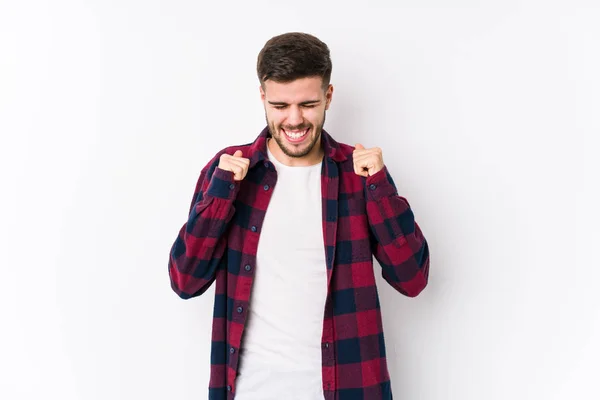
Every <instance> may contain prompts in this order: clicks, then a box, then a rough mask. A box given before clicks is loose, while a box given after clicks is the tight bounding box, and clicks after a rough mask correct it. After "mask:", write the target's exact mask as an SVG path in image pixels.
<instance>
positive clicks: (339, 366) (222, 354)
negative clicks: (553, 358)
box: [169, 128, 429, 400]
mask: <svg viewBox="0 0 600 400" xmlns="http://www.w3.org/2000/svg"><path fill="white" fill-rule="evenodd" d="M269 136H270V133H269V130H268V128H265V129H264V130H263V131H262V132H261V133H260V135H259V136H258V137H257V138H256V140H255V141H254V142H252V143H249V144H246V145H241V146H232V147H228V148H226V149H223V150H222V151H220V152H219V153H218V154H216V155H215V157H214V158H213V159H212V160H211V161H210V162H209V163H208V164H207V165H206V166H205V167H204V168H203V169H202V172H201V174H200V178H199V179H198V183H197V185H196V190H195V193H194V197H193V199H192V202H191V206H190V212H189V217H188V221H187V222H186V223H185V224H184V225H183V227H182V228H181V230H180V232H179V235H178V237H177V239H176V240H175V243H174V244H173V246H172V248H171V252H170V257H169V275H170V280H171V287H172V289H173V290H174V291H175V292H176V293H177V295H179V296H180V297H181V298H183V299H189V298H192V297H195V296H199V295H201V294H202V293H204V292H205V291H206V290H207V289H208V288H209V286H210V285H211V284H212V283H213V281H215V282H216V283H215V284H216V287H215V301H214V316H213V324H212V348H211V360H210V362H211V375H210V383H209V391H208V392H209V395H208V398H209V399H211V400H225V399H227V400H230V399H233V398H234V397H235V391H236V382H235V378H236V374H237V371H238V364H239V358H238V354H239V350H240V347H241V346H243V341H242V338H243V332H244V327H245V323H246V318H247V315H248V308H249V307H250V306H251V304H250V302H249V299H250V293H251V289H252V282H253V276H254V271H255V268H256V267H257V266H256V253H257V248H258V242H259V237H260V233H261V227H262V222H263V219H264V217H265V212H266V210H267V205H268V203H269V198H270V196H271V194H272V192H273V188H274V187H275V186H276V185H277V173H276V170H275V168H274V166H273V164H272V163H271V162H270V161H269V160H268V157H267V150H266V143H267V138H268V137H269ZM321 140H322V145H323V148H324V150H325V156H324V158H323V163H322V173H321V176H322V177H321V189H322V196H323V197H322V207H323V221H322V222H323V233H324V247H323V251H324V252H325V255H326V260H327V262H326V266H324V267H325V268H327V284H328V286H327V287H328V294H327V299H326V303H325V310H324V320H323V333H322V340H321V341H322V374H323V375H322V376H323V394H324V397H325V399H326V400H334V399H335V400H379V399H386V400H387V399H392V393H391V386H390V377H389V373H388V368H387V362H386V352H385V344H384V336H383V329H382V319H381V312H380V304H379V296H378V293H377V287H376V284H375V275H374V269H373V256H375V258H376V259H377V261H378V262H379V264H380V265H381V268H382V269H381V273H382V276H383V278H384V280H385V281H386V282H388V283H389V284H390V285H391V286H392V287H394V288H395V289H396V290H398V291H399V292H400V293H402V294H404V295H406V296H410V297H414V296H416V295H418V294H419V293H420V292H421V291H422V290H423V288H424V287H425V286H426V285H427V280H428V271H429V249H428V245H427V242H426V240H425V238H424V236H423V234H422V232H421V230H420V228H419V226H418V225H417V223H416V222H415V219H414V216H413V213H412V211H411V208H410V205H409V204H408V202H407V200H406V199H405V198H403V197H400V196H399V195H398V194H397V189H396V186H395V184H394V182H393V180H392V178H391V176H390V174H389V172H388V170H387V168H385V167H384V168H383V169H382V170H381V171H379V172H378V173H376V174H374V175H373V176H370V177H368V178H364V177H361V176H359V175H356V174H355V173H354V168H353V161H352V152H353V150H354V148H353V147H352V146H348V145H345V144H342V143H338V142H336V141H335V140H334V139H333V138H332V137H331V136H330V135H329V134H328V133H327V132H326V131H324V130H323V132H322V139H321ZM238 149H239V150H242V152H243V157H246V158H249V159H250V167H249V170H248V174H247V175H246V177H245V179H244V180H242V181H234V180H233V173H231V172H228V171H224V170H221V169H219V168H217V165H218V163H219V157H220V156H221V154H223V153H228V154H233V153H234V152H235V151H236V150H238ZM259 268H260V267H259ZM298 306H299V307H301V305H300V304H299V305H298Z"/></svg>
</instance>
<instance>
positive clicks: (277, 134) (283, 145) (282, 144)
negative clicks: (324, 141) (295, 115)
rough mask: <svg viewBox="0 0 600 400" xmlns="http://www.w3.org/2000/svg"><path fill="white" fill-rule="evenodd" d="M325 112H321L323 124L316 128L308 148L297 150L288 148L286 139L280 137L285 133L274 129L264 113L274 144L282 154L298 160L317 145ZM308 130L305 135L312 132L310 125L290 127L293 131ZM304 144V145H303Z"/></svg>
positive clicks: (273, 125) (312, 127)
mask: <svg viewBox="0 0 600 400" xmlns="http://www.w3.org/2000/svg"><path fill="white" fill-rule="evenodd" d="M326 114H327V113H326V112H323V122H321V124H320V125H319V126H318V127H317V129H316V132H315V134H314V136H313V138H312V139H310V140H311V142H310V143H309V145H308V146H306V147H304V148H300V149H298V150H295V149H293V148H290V147H288V146H289V144H288V143H287V141H286V139H285V138H284V137H282V136H283V135H285V133H283V132H282V131H281V128H280V129H276V128H275V124H272V123H270V122H269V119H268V118H267V114H266V113H265V119H266V120H267V125H268V127H269V131H270V132H271V137H272V138H273V139H275V142H276V143H277V145H279V148H280V149H281V151H282V152H283V154H285V155H286V156H288V157H293V158H300V157H304V156H306V155H307V154H309V153H310V152H311V150H312V149H313V148H314V147H315V145H316V144H317V142H318V141H319V140H320V139H321V133H322V131H323V126H324V125H325V116H326ZM309 127H310V130H309V132H308V133H307V135H311V134H312V131H313V129H314V126H313V125H312V124H310V125H306V124H303V125H300V126H297V127H291V128H290V129H291V130H295V129H306V128H309ZM303 144H304V143H303Z"/></svg>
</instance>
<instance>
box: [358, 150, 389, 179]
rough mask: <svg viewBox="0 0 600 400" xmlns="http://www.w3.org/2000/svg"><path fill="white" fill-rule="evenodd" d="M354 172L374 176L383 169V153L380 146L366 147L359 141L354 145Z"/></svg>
mask: <svg viewBox="0 0 600 400" xmlns="http://www.w3.org/2000/svg"><path fill="white" fill-rule="evenodd" d="M354 147H355V149H354V152H353V153H352V154H353V159H354V172H356V174H357V175H360V176H364V177H368V176H373V175H375V174H376V173H377V172H379V171H381V170H382V169H383V155H382V153H381V149H380V148H379V147H373V148H372V149H365V147H364V146H363V145H362V144H359V143H357V144H356V146H354Z"/></svg>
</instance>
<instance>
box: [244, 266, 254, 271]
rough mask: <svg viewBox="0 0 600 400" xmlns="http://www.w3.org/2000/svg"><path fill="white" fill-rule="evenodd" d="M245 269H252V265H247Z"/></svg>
mask: <svg viewBox="0 0 600 400" xmlns="http://www.w3.org/2000/svg"><path fill="white" fill-rule="evenodd" d="M244 269H245V270H246V271H250V270H251V269H252V267H251V266H250V265H246V266H245V267H244Z"/></svg>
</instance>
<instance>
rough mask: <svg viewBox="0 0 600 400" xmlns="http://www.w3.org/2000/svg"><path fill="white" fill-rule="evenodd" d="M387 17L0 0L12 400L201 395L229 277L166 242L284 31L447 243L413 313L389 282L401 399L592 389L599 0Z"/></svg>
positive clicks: (248, 135)
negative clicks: (204, 276) (310, 39)
mask: <svg viewBox="0 0 600 400" xmlns="http://www.w3.org/2000/svg"><path fill="white" fill-rule="evenodd" d="M394 3H399V4H397V5H395V6H392V5H391V4H392V2H390V4H387V5H386V3H379V4H378V3H376V2H375V3H371V6H366V5H365V4H366V3H364V2H363V3H362V5H361V6H356V7H355V6H352V5H351V4H350V3H348V2H343V3H342V2H339V3H337V4H331V5H327V4H330V3H329V2H328V3H327V4H325V2H315V3H310V2H294V3H293V4H294V7H291V6H290V7H284V6H283V5H282V3H280V2H264V1H263V2H260V1H259V2H257V1H255V2H252V3H249V4H248V5H246V6H241V5H236V4H235V3H232V2H227V3H224V4H223V5H216V4H210V5H207V4H204V3H202V2H200V1H191V0H187V1H173V0H170V1H167V0H162V1H159V0H145V1H142V0H137V1H135V0H126V1H123V0H119V1H116V0H113V1H90V0H88V1H84V0H80V1H75V0H72V1H67V0H61V1H41V0H38V1H19V2H17V1H15V0H12V1H11V0H2V1H1V3H0V4H1V6H0V132H1V145H0V171H1V172H0V173H1V175H0V176H1V179H2V181H1V190H2V193H1V196H0V202H1V207H0V218H1V224H0V225H1V227H2V229H1V230H0V233H1V235H2V236H1V237H0V246H1V247H0V257H1V258H0V267H1V275H0V324H1V325H0V398H1V399H6V400H21V399H62V400H71V399H77V400H79V399H81V400H106V399H111V400H112V399H147V400H150V399H152V400H154V399H157V400H159V399H190V400H191V399H203V398H206V394H207V384H208V373H209V349H210V330H211V323H212V320H211V315H212V305H213V298H212V296H213V293H214V287H213V288H211V289H210V290H209V291H208V292H207V293H206V294H205V295H204V296H202V297H199V298H196V299H194V300H190V301H183V300H180V299H179V298H178V297H177V296H176V295H175V294H174V293H172V292H171V289H170V285H169V279H168V274H167V261H168V253H169V249H170V246H171V244H172V242H173V241H174V239H175V237H176V235H177V232H178V230H179V228H180V226H181V225H182V224H183V223H184V222H185V220H186V215H187V211H188V207H189V202H190V200H191V196H192V194H193V190H194V185H195V183H196V179H197V177H198V174H199V171H200V169H201V168H202V167H203V166H204V164H205V163H206V162H207V161H208V160H209V158H210V157H212V156H213V155H214V154H215V153H216V152H217V151H218V150H219V149H221V148H222V147H225V146H227V145H230V144H241V143H248V142H250V141H252V140H253V139H254V138H255V136H256V135H258V133H259V132H260V130H261V129H262V128H263V126H264V112H263V109H262V104H261V103H260V100H259V91H258V80H257V78H256V76H255V65H256V56H257V54H258V52H259V51H260V49H261V48H262V46H263V44H264V42H265V41H266V40H268V39H269V38H270V37H272V36H274V35H276V34H280V33H283V32H287V31H304V32H310V33H313V34H315V35H317V36H318V37H319V38H321V39H322V40H324V41H325V42H326V43H327V44H328V45H329V47H330V49H331V53H332V59H333V65H334V67H333V77H332V83H333V84H334V86H335V91H334V99H333V103H332V107H331V110H330V112H329V113H328V114H327V123H326V125H325V128H326V129H327V130H328V131H329V132H330V133H331V134H332V135H333V136H334V137H335V138H337V139H338V140H340V141H342V142H345V143H349V144H354V143H355V142H357V141H360V142H362V143H363V144H364V145H365V146H367V147H371V146H379V147H381V148H382V149H383V154H384V160H385V161H386V164H387V165H388V167H389V168H390V171H391V173H392V176H393V177H394V179H395V181H396V183H397V185H398V187H399V191H400V194H401V195H403V196H405V197H406V198H407V199H408V200H409V202H410V203H411V206H412V207H413V210H414V212H415V215H416V217H417V221H418V222H419V224H420V225H421V227H422V229H423V232H424V234H425V236H426V237H427V239H428V241H429V244H430V247H431V275H430V285H429V286H428V288H427V289H426V290H425V291H424V292H423V293H422V294H421V295H420V296H419V297H417V298H415V299H409V298H406V297H403V296H402V295H400V294H399V293H397V292H395V291H394V290H393V289H392V288H391V287H389V286H388V285H387V284H386V283H385V282H384V281H383V280H382V279H380V274H379V272H378V273H377V276H378V277H379V280H378V284H379V288H380V294H381V297H382V299H381V301H382V309H383V318H384V328H385V335H386V340H387V346H388V355H389V367H390V373H391V376H392V384H393V391H394V397H395V398H396V397H397V398H398V399H404V400H505V399H543V400H555V399H569V400H570V399H578V400H580V399H598V398H600V386H599V385H598V378H599V377H600V345H599V339H600V311H599V310H600V291H599V290H598V282H599V279H600V272H599V271H600V260H599V256H598V250H597V249H598V241H599V239H600V238H599V235H598V226H599V221H598V219H599V218H598V217H599V212H598V203H599V202H600V196H599V190H598V186H597V184H598V181H599V180H600V178H599V177H598V173H597V172H595V171H598V170H600V165H599V162H598V148H597V146H598V143H599V140H598V134H599V133H600V120H599V112H600V95H599V93H600V78H599V74H598V71H600V54H599V53H600V51H599V50H598V49H599V47H598V43H599V42H600V24H599V23H598V21H600V9H599V8H598V6H596V5H594V4H597V2H595V1H591V0H590V1H569V2H567V1H563V2H559V1H541V0H540V1H516V0H513V1H510V0H509V1H487V2H486V1H475V0H472V1H469V0H461V1H453V2H444V1H431V0H429V1H423V0H421V1H416V0H414V1H403V2H394ZM450 3H452V6H450V5H449V4H450ZM375 268H378V269H379V268H380V267H379V266H378V265H377V264H376V265H375Z"/></svg>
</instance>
